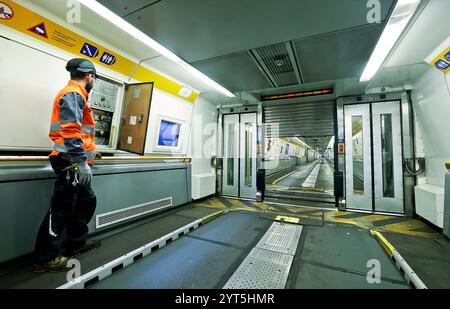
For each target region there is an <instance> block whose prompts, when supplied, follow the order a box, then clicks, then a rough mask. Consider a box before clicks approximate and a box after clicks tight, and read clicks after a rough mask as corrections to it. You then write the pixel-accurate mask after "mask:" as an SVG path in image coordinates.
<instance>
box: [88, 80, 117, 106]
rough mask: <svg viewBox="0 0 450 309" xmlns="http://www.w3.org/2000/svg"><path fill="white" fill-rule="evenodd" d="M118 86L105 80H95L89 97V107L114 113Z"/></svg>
mask: <svg viewBox="0 0 450 309" xmlns="http://www.w3.org/2000/svg"><path fill="white" fill-rule="evenodd" d="M118 89H119V86H118V85H116V84H114V83H111V82H108V81H106V80H102V79H97V80H96V81H95V85H94V89H92V95H91V101H90V104H91V107H92V108H95V109H100V110H104V111H107V112H112V113H114V112H115V110H116V101H117V92H118Z"/></svg>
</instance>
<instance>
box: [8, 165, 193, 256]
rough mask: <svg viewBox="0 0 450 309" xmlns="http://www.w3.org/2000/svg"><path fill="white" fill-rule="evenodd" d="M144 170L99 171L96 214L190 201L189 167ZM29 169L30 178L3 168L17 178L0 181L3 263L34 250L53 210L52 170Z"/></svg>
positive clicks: (115, 167) (113, 168) (131, 167)
mask: <svg viewBox="0 0 450 309" xmlns="http://www.w3.org/2000/svg"><path fill="white" fill-rule="evenodd" d="M142 165H143V167H142V168H141V169H139V165H138V164H130V165H129V166H128V167H127V166H126V165H125V164H120V165H109V166H99V167H97V168H96V170H95V173H94V178H93V184H92V185H93V188H94V191H95V193H96V195H97V200H98V204H97V210H96V213H95V215H98V214H102V213H105V212H109V211H115V210H120V209H123V208H127V207H132V206H135V205H137V204H142V203H146V202H151V201H154V200H158V199H162V198H165V197H172V203H173V206H172V207H175V206H179V205H182V204H185V203H188V202H190V201H191V192H190V190H191V189H190V187H191V184H190V179H191V175H190V172H191V169H190V165H186V164H181V163H173V164H172V163H166V164H164V163H155V164H153V165H152V164H148V163H146V164H142ZM26 169H27V171H28V172H27V173H20V168H18V167H15V168H14V167H12V168H11V169H9V170H8V168H7V167H5V166H2V170H1V173H0V174H3V175H0V176H5V175H8V174H14V175H15V176H16V177H15V178H14V181H13V180H5V177H0V181H1V182H0V199H1V200H0V206H1V207H0V211H1V214H0V227H1V229H0V231H1V234H2V237H0V248H1V249H0V263H1V262H5V261H8V260H11V259H14V258H16V257H18V256H21V255H25V254H28V253H31V252H32V251H33V248H34V241H35V238H36V234H37V231H38V229H39V225H40V223H41V221H42V219H43V218H44V216H45V214H46V212H47V210H48V208H49V206H50V200H51V197H52V194H53V186H54V181H55V178H54V177H53V176H52V175H51V173H50V172H49V167H48V166H47V167H40V168H36V169H35V170H34V171H31V172H30V167H27V168H26ZM12 171H14V173H12ZM18 175H20V176H21V177H18ZM95 215H94V218H93V220H92V221H91V222H90V224H89V225H90V231H91V232H95V231H96V230H95V229H94V228H95ZM131 221H133V220H129V222H131ZM122 224H123V222H122Z"/></svg>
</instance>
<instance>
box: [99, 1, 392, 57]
mask: <svg viewBox="0 0 450 309" xmlns="http://www.w3.org/2000/svg"><path fill="white" fill-rule="evenodd" d="M115 2H116V1H111V0H108V1H107V0H103V1H102V3H104V4H105V5H107V6H111V7H112V6H113V3H115ZM129 2H130V3H131V2H132V1H127V3H129ZM393 2H394V0H382V5H381V9H382V18H383V19H384V18H385V17H386V16H387V14H388V13H389V10H390V9H391V6H392V4H393ZM366 5H367V1H361V0H339V1H330V0H276V1H275V0H265V1H262V0H245V1H243V0H227V1H216V0H189V1H187V0H162V1H161V2H158V3H156V4H154V5H151V6H148V7H146V8H144V9H142V10H140V11H138V12H136V13H133V14H131V15H129V16H128V17H126V19H127V20H128V21H129V22H131V23H132V24H134V25H135V26H137V27H138V28H139V29H141V30H142V31H144V32H146V33H147V34H148V35H149V36H151V37H152V38H154V39H155V40H157V41H159V42H160V43H162V44H163V45H164V46H166V47H167V48H169V49H171V50H172V51H173V52H175V53H176V54H177V55H179V56H180V57H182V58H184V59H185V60H187V61H188V62H196V61H199V60H204V59H210V58H214V57H218V56H223V55H226V54H230V53H235V52H240V51H243V50H249V49H253V48H257V47H262V46H267V45H271V44H275V43H280V42H287V41H291V40H295V39H300V38H305V37H310V36H315V35H319V34H323V33H329V32H333V31H337V30H342V29H347V28H351V27H357V26H361V25H366V24H367V20H366V17H367V13H368V8H367V7H366Z"/></svg>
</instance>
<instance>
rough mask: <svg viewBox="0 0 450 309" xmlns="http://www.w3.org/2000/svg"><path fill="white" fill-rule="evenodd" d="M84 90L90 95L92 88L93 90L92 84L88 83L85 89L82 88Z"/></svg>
mask: <svg viewBox="0 0 450 309" xmlns="http://www.w3.org/2000/svg"><path fill="white" fill-rule="evenodd" d="M84 88H85V89H86V91H87V92H88V93H90V92H91V90H92V88H94V83H88V84H86V87H84Z"/></svg>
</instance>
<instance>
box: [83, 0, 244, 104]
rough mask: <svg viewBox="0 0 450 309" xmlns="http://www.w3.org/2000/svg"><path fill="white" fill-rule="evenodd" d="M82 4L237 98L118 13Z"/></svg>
mask: <svg viewBox="0 0 450 309" xmlns="http://www.w3.org/2000/svg"><path fill="white" fill-rule="evenodd" d="M78 1H79V2H80V3H82V4H83V5H84V6H86V7H87V8H89V9H91V10H92V11H94V12H95V13H97V14H98V15H100V16H102V17H103V18H105V19H106V20H108V21H110V22H111V23H113V24H114V25H116V26H117V27H118V28H120V29H122V30H123V31H125V32H127V33H128V34H130V35H131V36H133V37H135V38H136V39H138V40H139V41H141V42H142V43H144V44H146V45H147V46H149V47H150V48H152V49H153V50H155V51H157V52H158V53H160V54H161V55H163V56H164V57H166V58H167V59H169V60H171V61H173V62H175V63H177V64H178V65H180V66H182V67H183V68H184V69H186V70H187V71H188V72H189V73H191V74H193V75H195V76H196V77H197V78H199V79H201V80H202V81H203V82H204V83H206V84H208V85H209V86H211V87H213V88H215V89H217V90H218V91H220V92H221V93H223V94H224V95H226V96H227V97H230V98H234V97H236V96H235V95H234V94H233V93H231V92H230V91H228V90H227V89H225V88H224V87H222V86H221V85H219V84H218V83H216V82H215V81H213V80H212V79H211V78H209V77H208V76H206V75H205V74H203V73H202V72H200V71H199V70H197V69H196V68H194V67H193V66H191V65H190V64H188V63H186V62H185V61H184V60H183V59H181V58H180V57H178V56H177V55H175V54H174V53H172V52H171V51H170V50H168V49H167V48H165V47H164V46H162V45H161V44H159V43H158V42H156V41H155V40H153V39H152V38H151V37H149V36H148V35H146V34H145V33H144V32H142V31H141V30H139V29H137V28H136V27H134V26H133V25H131V24H130V23H129V22H127V21H126V20H124V19H123V18H122V17H120V16H118V15H117V14H116V13H114V12H112V11H111V10H109V9H108V8H106V7H104V6H103V5H102V4H100V3H99V2H97V1H95V0H78Z"/></svg>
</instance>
